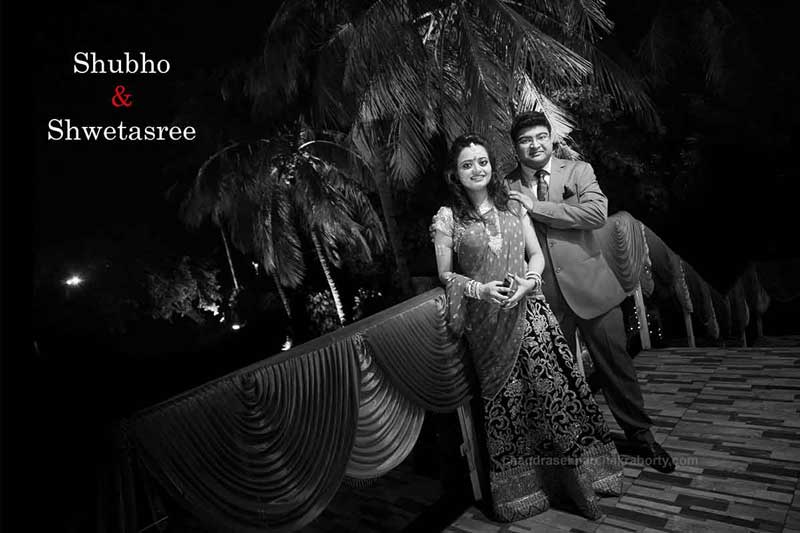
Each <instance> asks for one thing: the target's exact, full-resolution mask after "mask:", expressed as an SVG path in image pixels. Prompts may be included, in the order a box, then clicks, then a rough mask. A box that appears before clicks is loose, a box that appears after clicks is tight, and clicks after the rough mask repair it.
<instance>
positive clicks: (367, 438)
mask: <svg viewBox="0 0 800 533" xmlns="http://www.w3.org/2000/svg"><path fill="white" fill-rule="evenodd" d="M466 376H467V373H466V372H465V371H464V365H463V362H462V349H461V346H460V345H459V344H458V343H456V342H454V341H453V340H452V339H450V338H449V336H448V333H447V328H446V325H445V314H444V293H443V291H442V290H441V289H435V290H432V291H429V292H427V293H425V294H422V295H419V296H417V297H415V298H412V299H411V300H408V301H406V302H403V303H402V304H400V305H397V306H395V307H392V308H390V309H387V310H385V311H383V312H381V313H378V314H377V315H374V316H372V317H370V318H368V319H366V320H362V321H360V322H358V323H356V324H352V325H350V326H347V327H345V328H342V329H340V330H338V331H336V332H334V333H332V334H329V335H326V336H324V337H320V338H318V339H315V340H313V341H311V342H309V343H307V344H304V345H302V346H298V347H296V348H294V349H293V350H290V351H289V352H285V353H283V354H280V355H277V356H274V357H271V358H268V359H265V360H264V361H262V362H259V363H256V364H255V365H251V366H249V367H247V368H244V369H242V370H239V371H237V372H234V373H232V374H229V375H227V376H224V377H222V378H219V379H217V380H214V381H212V382H210V383H207V384H205V385H203V386H200V387H197V388H196V389H193V390H191V391H188V392H186V393H184V394H181V395H179V396H177V397H174V398H172V399H170V400H168V401H166V402H163V403H161V404H159V405H156V406H154V407H152V408H149V409H147V410H145V411H142V412H139V413H137V414H135V415H134V416H132V417H131V418H130V419H127V420H124V421H122V423H121V424H120V425H119V426H118V430H119V431H118V435H119V437H118V438H119V442H120V443H121V445H120V446H119V450H118V452H119V453H118V456H117V459H118V464H117V466H118V468H117V471H116V486H117V490H118V491H119V493H120V497H119V498H117V499H115V502H114V504H116V506H117V509H115V510H111V511H109V512H111V513H112V514H113V513H115V514H116V516H111V517H109V518H110V521H106V524H107V527H108V528H109V529H111V530H114V531H126V532H133V531H137V530H138V527H140V526H141V525H140V524H137V514H136V511H135V509H133V508H132V506H135V505H136V498H135V496H136V490H135V488H136V487H137V486H142V485H145V486H146V485H147V484H148V482H149V481H150V480H151V479H152V480H155V481H157V483H158V484H159V485H161V486H162V487H163V488H164V490H165V491H166V492H167V493H168V494H169V495H170V496H171V497H172V498H174V499H175V500H176V501H177V502H178V503H179V504H181V505H182V506H183V507H184V508H185V509H186V511H187V512H189V513H190V514H192V515H193V516H196V517H198V518H199V519H200V520H202V521H203V522H204V523H206V524H208V525H209V526H211V527H213V528H214V529H215V530H219V531H237V532H256V531H258V532H264V531H291V530H296V529H298V528H301V527H303V526H304V525H307V524H308V523H309V522H311V521H312V520H313V519H314V518H315V517H316V516H317V515H319V514H320V513H321V512H322V511H323V510H324V509H325V507H326V506H327V504H328V503H329V502H330V500H331V498H332V497H333V496H334V494H335V493H336V490H337V489H338V488H339V486H340V485H341V483H342V481H343V480H344V479H345V476H348V477H350V478H353V479H358V480H363V479H369V478H374V477H377V476H380V475H382V474H384V473H386V472H387V471H389V470H391V469H392V468H394V467H395V466H397V465H398V464H399V463H400V462H402V461H403V459H405V458H406V456H407V455H408V454H409V453H410V451H411V450H412V448H413V446H414V444H415V442H416V440H417V438H418V436H419V433H420V429H421V427H422V422H423V419H424V412H425V410H426V409H430V410H434V411H439V412H448V411H453V410H455V409H456V407H458V406H459V405H460V404H462V403H463V402H465V401H466V400H467V399H468V397H469V396H468V395H469V391H470V385H469V383H468V381H467V378H466ZM134 477H135V478H136V479H133V478H134ZM112 505H113V504H112Z"/></svg>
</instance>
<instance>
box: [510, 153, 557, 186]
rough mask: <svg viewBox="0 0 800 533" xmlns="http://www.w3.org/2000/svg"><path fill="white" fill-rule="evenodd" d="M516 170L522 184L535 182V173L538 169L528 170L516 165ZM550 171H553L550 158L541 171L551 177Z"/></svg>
mask: <svg viewBox="0 0 800 533" xmlns="http://www.w3.org/2000/svg"><path fill="white" fill-rule="evenodd" d="M517 168H519V177H520V179H521V180H522V182H523V183H526V184H529V183H533V182H535V181H536V172H537V170H538V169H536V170H535V169H532V168H528V167H526V166H525V165H522V164H519V165H517ZM552 169H553V157H552V156H550V159H548V160H547V163H545V164H544V166H543V167H542V170H544V171H545V172H547V175H548V176H552V175H553V170H552Z"/></svg>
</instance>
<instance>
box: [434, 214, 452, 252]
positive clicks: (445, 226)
mask: <svg viewBox="0 0 800 533" xmlns="http://www.w3.org/2000/svg"><path fill="white" fill-rule="evenodd" d="M454 227H455V222H454V220H453V210H452V209H450V208H449V207H440V208H439V210H438V211H437V212H436V214H435V215H433V222H432V223H431V228H430V231H431V240H433V242H434V243H436V242H439V243H440V244H443V245H446V246H450V248H451V249H452V247H453V229H454Z"/></svg>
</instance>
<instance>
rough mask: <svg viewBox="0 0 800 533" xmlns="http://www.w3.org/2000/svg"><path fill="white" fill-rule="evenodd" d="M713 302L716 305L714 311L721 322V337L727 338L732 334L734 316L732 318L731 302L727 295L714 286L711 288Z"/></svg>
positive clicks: (719, 322) (718, 321)
mask: <svg viewBox="0 0 800 533" xmlns="http://www.w3.org/2000/svg"><path fill="white" fill-rule="evenodd" d="M710 292H711V303H712V304H713V305H714V313H715V314H716V316H717V323H718V324H719V336H720V338H726V337H729V336H730V335H731V330H732V322H733V321H732V318H731V302H730V300H728V297H727V296H724V295H723V294H721V293H720V292H718V291H717V290H716V289H714V288H713V287H712V288H711V289H710Z"/></svg>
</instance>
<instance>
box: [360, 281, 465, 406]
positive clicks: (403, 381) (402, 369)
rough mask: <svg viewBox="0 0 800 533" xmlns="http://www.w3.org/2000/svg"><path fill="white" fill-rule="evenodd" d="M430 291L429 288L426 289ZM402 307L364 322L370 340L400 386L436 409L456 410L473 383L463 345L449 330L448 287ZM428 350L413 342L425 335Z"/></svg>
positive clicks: (386, 370) (408, 395) (410, 396)
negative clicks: (389, 325) (375, 320)
mask: <svg viewBox="0 0 800 533" xmlns="http://www.w3.org/2000/svg"><path fill="white" fill-rule="evenodd" d="M425 294H429V293H425ZM405 304H406V306H405V308H404V309H403V311H402V312H397V313H389V311H391V310H386V311H383V312H382V313H380V314H379V315H377V316H376V318H378V319H380V315H382V314H384V313H385V314H386V320H387V321H388V320H390V321H391V325H392V327H385V326H381V325H380V324H385V321H380V320H379V321H378V322H377V323H376V324H375V325H370V326H367V327H366V328H364V333H363V336H364V341H365V342H366V343H367V345H368V346H369V347H370V348H371V350H372V353H374V354H375V359H376V360H377V362H378V364H379V366H380V367H381V369H382V370H383V371H384V373H385V375H386V379H388V380H389V381H390V382H391V383H392V384H393V385H394V386H395V387H397V389H398V390H399V391H400V392H401V393H402V394H403V396H405V397H406V398H408V399H409V400H410V401H411V402H412V403H414V404H415V405H417V406H419V407H422V408H423V409H425V410H430V411H434V412H451V411H453V410H455V408H456V407H458V406H459V405H461V404H462V403H463V402H464V400H465V399H466V398H467V396H468V395H469V390H470V383H469V380H468V379H467V374H466V373H465V371H466V370H467V369H468V368H469V367H465V366H464V364H463V361H462V358H461V356H460V354H461V350H462V348H463V347H462V346H461V345H460V344H459V343H456V342H453V339H451V338H450V336H449V334H448V330H447V315H446V311H445V309H446V302H445V296H444V292H443V291H439V293H438V295H437V296H436V297H435V298H430V297H426V296H425V295H420V296H417V297H415V298H412V299H411V300H408V301H407V302H405ZM423 339H424V342H425V343H426V348H425V350H424V351H421V350H415V349H413V347H414V346H415V345H417V344H419V343H420V342H421V341H423Z"/></svg>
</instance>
